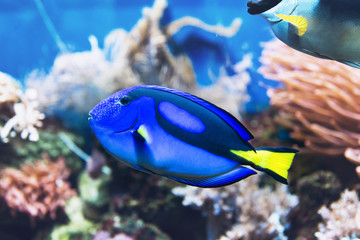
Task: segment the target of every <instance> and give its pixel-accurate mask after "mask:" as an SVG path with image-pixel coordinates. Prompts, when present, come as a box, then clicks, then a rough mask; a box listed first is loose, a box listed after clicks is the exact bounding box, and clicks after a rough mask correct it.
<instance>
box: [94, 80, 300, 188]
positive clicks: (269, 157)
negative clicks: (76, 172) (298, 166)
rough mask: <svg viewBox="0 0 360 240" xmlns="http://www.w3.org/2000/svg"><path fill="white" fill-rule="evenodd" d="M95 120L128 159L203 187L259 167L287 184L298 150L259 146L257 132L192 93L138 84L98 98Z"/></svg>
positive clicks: (105, 141)
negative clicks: (251, 142)
mask: <svg viewBox="0 0 360 240" xmlns="http://www.w3.org/2000/svg"><path fill="white" fill-rule="evenodd" d="M89 122H90V126H91V128H92V130H93V131H94V133H95V135H96V137H97V138H98V139H99V141H100V142H101V143H102V145H103V146H104V147H105V148H106V149H107V150H108V151H109V152H110V153H112V154H113V155H114V156H115V157H116V158H118V159H119V160H120V161H122V162H123V163H125V164H127V165H129V166H131V167H133V168H135V169H138V170H140V171H143V172H146V173H151V174H158V175H161V176H165V177H168V178H171V179H173V180H176V181H178V182H181V183H185V184H189V185H194V186H199V187H220V186H224V185H228V184H231V183H234V182H237V181H239V180H241V179H243V178H246V177H248V176H250V175H252V174H255V173H256V172H255V171H254V170H252V169H250V168H247V167H245V166H251V167H253V168H254V169H257V170H260V171H263V172H266V173H267V174H269V175H270V176H272V177H273V178H274V179H276V180H278V181H280V182H282V183H285V184H286V183H287V176H288V169H289V168H290V166H291V164H292V161H293V158H294V155H295V153H296V152H297V150H295V149H292V148H284V147H280V148H257V149H255V148H254V147H253V146H252V145H251V144H250V143H249V142H248V140H250V139H252V138H253V136H252V135H251V133H250V132H249V131H248V130H247V129H246V128H245V127H244V126H243V125H242V124H241V123H240V122H239V121H238V120H237V119H236V118H235V117H233V116H232V115H230V114H229V113H227V112H226V111H224V110H223V109H221V108H218V107H216V106H215V105H213V104H211V103H209V102H207V101H205V100H203V99H200V98H198V97H196V96H193V95H190V94H188V93H184V92H180V91H177V90H174V89H169V88H163V87H158V86H135V87H131V88H128V89H124V90H121V91H119V92H116V93H114V94H112V95H111V96H109V97H107V98H106V99H104V100H103V101H101V102H100V103H98V104H97V105H96V106H95V107H94V108H93V109H92V110H91V111H90V113H89Z"/></svg>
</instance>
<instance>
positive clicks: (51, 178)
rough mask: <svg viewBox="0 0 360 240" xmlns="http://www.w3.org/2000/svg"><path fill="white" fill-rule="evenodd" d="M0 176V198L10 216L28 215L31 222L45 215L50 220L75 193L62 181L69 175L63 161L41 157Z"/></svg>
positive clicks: (9, 169)
mask: <svg viewBox="0 0 360 240" xmlns="http://www.w3.org/2000/svg"><path fill="white" fill-rule="evenodd" d="M0 173H1V178H0V195H1V196H2V197H3V198H4V199H5V201H6V204H7V205H8V207H9V208H10V209H11V210H12V212H13V214H15V213H16V212H24V213H26V214H28V215H29V216H30V219H31V220H32V221H33V222H34V221H35V219H36V218H40V219H44V218H45V217H46V216H47V215H49V216H50V217H51V218H52V219H54V218H55V216H56V211H57V209H58V208H63V207H64V206H65V200H67V199H69V198H70V197H72V196H74V195H75V194H76V192H75V191H74V190H72V189H71V188H70V184H69V183H68V182H67V181H66V179H67V178H68V176H69V174H70V172H69V170H67V169H66V166H65V160H64V159H63V158H58V160H57V161H56V162H52V161H51V160H50V157H49V156H47V155H46V154H44V156H43V160H37V161H36V162H35V163H34V164H33V163H24V164H22V165H21V166H20V170H17V169H13V168H5V169H3V170H1V172H0Z"/></svg>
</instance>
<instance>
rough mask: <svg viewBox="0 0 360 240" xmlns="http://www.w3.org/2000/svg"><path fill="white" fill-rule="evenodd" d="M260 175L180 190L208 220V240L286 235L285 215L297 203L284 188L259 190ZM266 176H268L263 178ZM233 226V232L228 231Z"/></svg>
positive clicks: (277, 186) (263, 188) (189, 203)
mask: <svg viewBox="0 0 360 240" xmlns="http://www.w3.org/2000/svg"><path fill="white" fill-rule="evenodd" d="M260 176H261V174H259V175H257V176H252V177H250V178H249V179H246V180H245V181H240V182H238V183H235V184H232V185H230V186H226V187H222V188H216V189H201V188H196V187H191V186H186V187H177V188H174V189H173V193H174V194H175V195H177V196H182V197H184V200H183V205H185V206H193V207H196V208H200V209H201V210H202V211H203V213H204V214H205V215H206V217H207V219H208V223H207V239H216V238H217V237H219V235H221V234H222V233H223V232H224V230H226V232H225V234H223V235H222V236H221V237H220V239H222V240H226V239H262V238H261V237H268V238H269V237H272V238H274V237H281V236H283V232H284V228H285V227H284V226H285V222H286V219H285V218H286V215H287V213H288V211H289V210H290V209H291V208H293V207H295V206H296V205H297V203H298V200H297V197H296V196H293V195H290V194H289V193H288V192H287V190H286V186H285V185H280V184H277V185H276V187H275V189H271V187H269V186H264V187H259V181H260ZM264 177H265V176H264ZM229 225H232V227H231V229H230V230H229V229H226V227H227V226H229Z"/></svg>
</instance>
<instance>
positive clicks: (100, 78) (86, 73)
mask: <svg viewBox="0 0 360 240" xmlns="http://www.w3.org/2000/svg"><path fill="white" fill-rule="evenodd" d="M166 8H167V1H166V0H156V1H155V2H154V5H153V6H152V8H144V9H143V17H142V18H141V19H140V20H139V21H138V22H137V23H136V25H135V26H134V27H133V28H132V29H131V30H130V31H129V32H126V31H125V30H123V29H116V30H113V31H112V32H110V33H109V34H108V36H107V37H106V38H105V41H104V49H100V48H99V46H98V42H97V39H96V38H95V37H94V36H91V37H90V38H89V40H90V43H91V46H92V48H91V51H86V52H77V53H64V54H61V55H59V56H58V57H57V58H56V60H55V62H54V65H53V67H52V69H51V71H50V72H49V74H45V73H42V72H40V71H34V72H33V73H31V74H30V75H29V76H28V77H27V79H26V85H27V87H29V88H34V89H36V90H37V91H38V92H39V102H40V106H41V109H42V110H43V111H45V112H46V114H47V115H49V116H50V115H53V114H56V113H58V115H60V116H59V117H64V116H63V115H64V114H59V113H63V112H64V111H65V112H75V113H77V114H86V113H87V112H88V110H89V106H93V105H95V104H96V103H97V102H98V101H100V100H101V99H103V98H104V97H105V96H107V95H109V94H111V93H113V92H115V91H117V90H120V89H123V88H127V87H130V86H133V85H139V84H156V85H163V86H167V87H171V88H176V89H180V90H184V91H188V92H192V93H195V92H196V91H195V89H196V88H197V84H196V81H195V80H196V79H195V78H196V76H195V73H194V70H193V67H192V63H191V60H190V59H189V58H188V57H187V56H186V54H184V53H181V52H179V51H177V53H176V54H174V53H172V51H170V49H169V46H168V44H169V42H170V41H171V39H172V36H173V35H174V34H176V33H177V32H178V31H180V30H181V29H182V28H183V27H186V26H192V27H197V28H199V29H203V30H205V31H210V32H213V33H216V34H219V35H222V36H226V37H231V36H233V35H234V34H235V33H237V32H238V30H239V27H240V25H241V21H240V19H235V20H234V21H233V23H232V25H231V26H229V27H222V26H210V25H207V24H205V23H203V22H202V21H200V20H199V19H196V18H193V17H184V18H180V19H177V20H175V21H173V22H170V23H169V24H168V25H167V26H162V25H161V24H160V20H161V18H162V16H163V14H164V11H165V9H166ZM247 59H248V58H246V59H245V60H246V61H245V63H246V64H245V67H244V64H243V63H241V62H240V63H239V64H238V65H237V66H236V67H235V70H234V71H235V73H234V74H233V75H234V76H233V77H229V76H228V75H229V74H228V73H225V70H224V71H222V72H223V74H222V76H220V81H219V84H218V85H217V86H214V87H213V88H209V89H212V90H211V91H212V92H215V91H217V90H219V89H221V93H223V92H224V93H227V94H225V96H227V97H226V102H227V103H228V102H229V101H230V99H232V98H234V100H232V101H233V103H232V107H231V110H232V109H233V108H234V110H232V111H231V112H233V113H235V114H238V112H239V109H237V108H236V107H234V106H237V105H240V108H241V107H243V105H244V103H245V101H247V100H248V96H247V95H246V94H245V93H246V85H247V83H248V82H249V76H248V74H245V69H246V67H248V66H249V64H248V62H249V61H248V60H247ZM221 79H223V81H222V80H221ZM217 81H218V79H216V80H215V81H214V82H217ZM235 81H236V82H237V83H236V85H233V84H234V82H235ZM234 86H236V87H235V90H234ZM208 92H209V91H206V92H204V93H203V94H202V95H206V96H208V97H207V98H209V96H211V95H212V94H210V95H209V94H208ZM239 93H241V94H239ZM229 94H230V95H229ZM65 96H66V97H65ZM216 98H219V99H220V100H223V97H219V94H216ZM209 100H212V99H211V98H210V99H209ZM223 105H225V103H223ZM84 116H85V115H84ZM73 124H74V123H73V122H72V125H73Z"/></svg>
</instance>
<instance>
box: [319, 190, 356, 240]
mask: <svg viewBox="0 0 360 240" xmlns="http://www.w3.org/2000/svg"><path fill="white" fill-rule="evenodd" d="M318 213H319V214H320V215H321V217H322V218H323V220H324V222H323V223H320V224H319V231H318V232H316V233H315V236H316V237H317V239H320V240H325V239H326V240H329V239H334V240H335V239H359V237H360V201H359V197H358V194H357V193H356V192H355V191H349V190H347V189H346V190H345V191H344V192H343V193H342V194H341V198H340V199H339V200H338V201H336V202H333V203H332V204H331V205H330V207H329V208H327V207H326V205H325V206H323V207H321V208H320V209H319V211H318Z"/></svg>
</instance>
